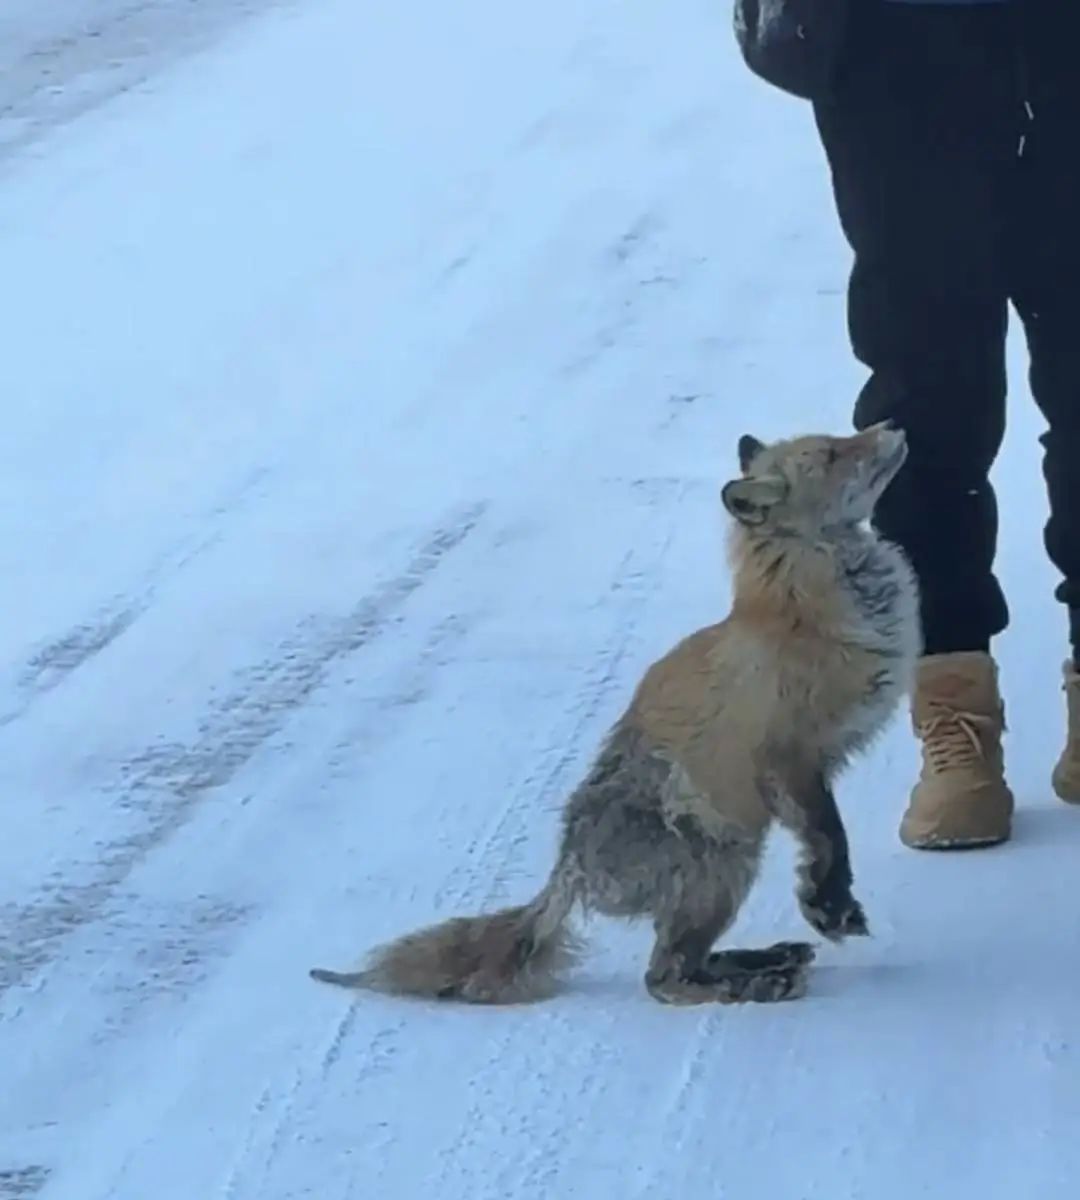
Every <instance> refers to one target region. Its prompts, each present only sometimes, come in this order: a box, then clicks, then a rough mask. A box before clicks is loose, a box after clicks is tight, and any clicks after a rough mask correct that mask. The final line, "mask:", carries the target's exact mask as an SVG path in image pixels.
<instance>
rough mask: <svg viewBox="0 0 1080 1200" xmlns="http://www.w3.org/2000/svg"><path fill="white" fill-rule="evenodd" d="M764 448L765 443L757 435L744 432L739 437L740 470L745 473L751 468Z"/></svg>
mask: <svg viewBox="0 0 1080 1200" xmlns="http://www.w3.org/2000/svg"><path fill="white" fill-rule="evenodd" d="M764 449H765V443H764V442H760V441H758V439H757V438H756V437H751V436H750V434H748V433H744V434H743V435H742V437H741V438H739V470H740V471H742V473H743V474H744V475H745V474H746V472H747V471H749V470H750V464H751V463H752V462H753V461H754V459H755V458H756V457H757V456H758V454H760V453H761V451H762V450H764Z"/></svg>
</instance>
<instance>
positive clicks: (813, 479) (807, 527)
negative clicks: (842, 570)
mask: <svg viewBox="0 0 1080 1200" xmlns="http://www.w3.org/2000/svg"><path fill="white" fill-rule="evenodd" d="M738 450H739V468H740V470H741V472H742V475H741V477H740V478H738V479H733V480H732V481H731V482H730V483H728V484H726V485H725V486H724V489H723V492H722V499H723V503H724V507H725V508H726V509H727V510H728V512H729V513H731V515H732V516H733V517H734V518H735V519H736V520H737V521H739V522H740V523H741V524H743V525H745V526H749V527H751V528H760V529H761V531H762V532H763V533H768V532H776V533H781V532H788V533H799V534H804V535H808V536H813V535H814V534H816V533H818V532H820V531H822V530H825V529H828V528H834V527H837V526H841V525H851V524H857V523H859V522H861V521H864V520H866V519H867V518H868V517H869V516H870V514H871V513H872V511H873V508H874V505H875V504H876V503H877V501H878V498H879V497H880V496H881V494H882V492H884V491H885V489H886V488H887V487H888V486H889V484H890V483H891V482H892V480H893V478H894V477H895V475H896V473H897V471H899V470H900V468H901V466H903V463H904V459H905V458H906V457H907V440H906V438H905V437H904V434H903V432H902V431H901V430H899V429H894V428H893V427H892V426H891V425H890V424H889V423H888V422H883V423H881V424H879V425H872V426H871V427H870V428H869V429H865V430H863V431H862V432H861V433H857V434H855V435H853V436H852V437H829V436H828V435H824V434H822V435H812V436H807V437H798V438H792V439H790V440H787V441H781V442H774V443H772V444H771V445H766V444H765V443H764V442H760V441H758V440H757V438H753V437H750V436H749V435H746V436H744V437H742V438H740V439H739V447H738Z"/></svg>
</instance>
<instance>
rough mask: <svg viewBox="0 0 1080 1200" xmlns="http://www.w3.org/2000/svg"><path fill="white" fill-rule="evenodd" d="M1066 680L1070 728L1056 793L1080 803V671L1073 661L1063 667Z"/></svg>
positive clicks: (1056, 773) (1056, 778) (1056, 770)
mask: <svg viewBox="0 0 1080 1200" xmlns="http://www.w3.org/2000/svg"><path fill="white" fill-rule="evenodd" d="M1062 675H1063V676H1064V680H1065V702H1066V705H1067V711H1068V730H1067V732H1066V735H1065V749H1064V750H1063V751H1062V752H1061V757H1060V758H1059V759H1058V761H1057V766H1056V767H1054V774H1053V776H1052V782H1053V785H1054V793H1055V794H1056V795H1057V797H1058V799H1059V800H1064V801H1065V802H1066V804H1080V672H1078V671H1077V669H1076V667H1074V666H1073V664H1072V663H1071V662H1067V663H1066V664H1065V666H1064V667H1063V668H1062Z"/></svg>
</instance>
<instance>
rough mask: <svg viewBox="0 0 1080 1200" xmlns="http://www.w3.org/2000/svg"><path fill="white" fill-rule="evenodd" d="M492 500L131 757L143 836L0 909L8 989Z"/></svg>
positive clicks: (236, 764)
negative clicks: (177, 732)
mask: <svg viewBox="0 0 1080 1200" xmlns="http://www.w3.org/2000/svg"><path fill="white" fill-rule="evenodd" d="M486 510H487V503H486V502H478V503H474V504H472V505H469V506H467V507H465V508H463V509H461V510H460V511H458V512H455V513H453V514H452V515H451V516H450V518H449V519H447V520H446V521H444V522H442V523H440V524H439V525H438V526H437V527H436V528H435V529H434V530H432V532H431V533H430V534H429V535H428V536H427V537H426V538H425V539H424V541H423V543H422V544H421V545H420V546H419V547H418V549H417V550H416V552H415V553H414V555H413V556H412V559H411V560H410V562H409V563H408V565H407V567H406V569H405V570H404V571H403V572H402V573H401V574H399V575H397V576H395V577H394V578H393V579H391V580H389V581H388V582H387V583H385V584H384V585H383V586H382V587H380V588H378V589H376V590H375V591H374V592H373V593H371V594H370V595H369V596H366V597H365V598H364V599H362V600H361V601H360V602H359V603H358V604H357V605H356V607H355V608H354V609H353V611H352V612H351V613H350V614H348V615H347V616H346V617H345V618H343V619H341V620H338V621H334V622H329V623H326V622H320V621H319V620H317V619H313V620H311V621H309V622H307V623H306V624H305V626H304V627H303V628H302V629H301V630H300V631H299V632H298V633H297V635H296V636H295V637H294V638H293V639H291V640H290V641H289V642H287V643H286V644H285V645H283V646H282V647H281V648H280V651H279V652H278V653H277V654H276V655H275V656H274V657H273V658H272V659H270V660H268V661H266V662H263V663H260V664H258V665H256V666H254V667H251V668H249V669H248V670H247V671H244V672H242V673H240V674H239V675H237V676H236V677H234V682H233V687H232V689H231V691H230V693H229V694H228V695H227V696H226V697H225V699H224V700H222V701H220V702H219V703H217V704H215V705H213V706H212V707H211V709H210V711H209V713H208V714H207V716H206V718H205V719H204V721H203V723H202V725H201V727H200V730H199V733H198V736H197V737H196V738H195V739H194V740H193V741H191V742H190V743H162V744H158V745H154V746H150V747H148V748H147V749H146V750H144V751H143V752H142V753H141V754H139V755H136V756H135V757H134V758H133V759H131V760H129V761H128V762H127V763H125V764H123V765H122V766H121V768H120V771H119V775H120V779H121V783H120V784H118V785H117V787H116V788H115V789H113V791H114V794H115V796H116V801H117V803H118V804H119V805H120V806H121V807H123V808H127V809H129V810H132V811H134V812H136V813H138V814H140V815H141V816H142V817H143V827H142V829H141V830H140V831H139V832H138V833H136V834H135V835H133V836H131V837H129V838H126V839H124V840H122V841H119V842H117V843H114V844H112V845H109V846H106V847H104V848H103V850H102V853H101V856H100V859H99V861H98V863H97V864H96V869H94V870H91V871H90V878H88V879H83V880H75V879H70V878H69V879H64V878H63V875H64V872H63V871H62V870H61V871H59V872H58V874H59V875H60V876H61V878H60V879H59V880H58V882H56V883H55V884H52V885H51V886H48V887H46V888H45V889H43V891H42V892H41V893H39V895H38V896H37V897H35V898H34V899H33V900H31V901H30V902H29V903H27V904H14V905H6V906H2V907H0V942H2V943H3V944H5V946H8V947H11V949H10V951H9V952H8V953H7V954H6V955H5V958H4V960H3V961H2V962H0V996H2V995H3V994H4V993H5V992H6V991H8V990H9V989H10V988H12V987H13V986H15V985H16V984H18V983H21V982H22V981H24V980H25V979H26V978H27V977H28V976H29V975H30V974H32V973H33V972H34V971H36V970H39V969H41V968H42V967H44V966H45V965H47V964H48V963H49V962H50V961H51V960H52V958H53V957H54V955H55V953H56V951H57V949H58V947H59V945H60V944H61V943H62V941H63V940H64V939H65V938H66V937H67V936H68V935H69V934H71V933H72V932H74V931H75V930H77V929H79V928H81V927H82V926H84V925H86V924H88V923H89V922H91V921H93V920H95V919H97V918H98V917H99V916H100V915H101V913H102V912H103V910H104V909H105V906H106V904H107V903H108V902H109V900H110V898H111V897H112V896H113V894H114V893H115V892H116V890H117V888H118V887H119V886H120V885H121V884H122V883H123V882H124V880H125V879H127V877H128V876H129V875H130V874H131V872H132V871H133V870H134V869H135V867H136V866H138V864H139V863H140V862H141V861H142V860H143V859H144V858H145V857H146V855H147V854H149V853H150V852H151V851H152V850H153V849H154V848H155V847H157V846H159V845H161V844H162V843H163V842H164V841H166V840H167V839H168V838H169V837H170V836H171V835H172V834H174V833H175V832H176V831H177V830H178V829H180V828H181V827H182V826H183V825H184V824H185V823H186V822H187V820H188V819H189V818H190V816H191V814H192V811H193V810H194V808H195V807H196V805H197V804H198V802H199V800H200V799H201V798H202V797H203V796H204V795H205V794H206V793H207V792H208V791H210V790H211V789H213V788H219V787H224V786H225V785H227V784H228V783H229V782H230V781H231V780H232V779H233V778H234V777H235V775H236V774H237V772H238V771H240V769H241V768H242V767H244V766H245V765H246V764H247V763H248V762H249V761H250V760H251V759H252V758H253V757H254V755H255V754H256V753H257V752H258V751H259V749H260V748H261V747H262V746H263V745H264V744H265V743H266V742H267V740H268V739H269V738H270V737H271V736H273V735H274V734H275V733H277V732H278V730H280V729H281V728H282V727H283V726H284V725H285V723H286V722H287V720H288V719H289V716H290V715H291V714H292V712H294V711H295V710H296V709H297V708H299V707H300V706H301V705H302V704H304V703H305V702H306V701H307V700H308V699H309V698H310V696H311V695H312V693H313V692H314V691H315V690H316V689H317V688H318V687H319V686H320V684H321V683H322V682H323V680H324V679H325V678H326V675H327V673H328V671H329V670H330V668H331V667H332V666H333V665H334V664H335V663H336V662H338V661H340V660H341V659H343V658H346V657H348V656H350V655H352V654H355V653H357V652H358V651H360V650H362V649H363V648H364V647H365V646H366V645H368V644H369V643H371V642H373V641H374V640H375V639H377V638H378V637H380V636H381V635H382V634H383V632H384V631H385V630H386V628H387V627H388V626H389V625H390V624H391V623H392V622H393V620H394V619H395V617H396V615H397V613H398V612H399V611H400V609H401V608H402V607H403V606H404V605H405V604H406V602H407V601H408V600H409V599H410V597H411V596H412V595H413V594H414V593H415V592H417V591H418V590H419V589H420V588H421V587H423V585H424V584H425V583H426V581H427V579H428V578H429V576H430V575H431V574H432V573H433V572H434V571H435V570H437V569H438V567H439V566H440V564H441V563H442V562H443V560H444V559H445V558H446V557H447V555H449V554H450V553H451V552H453V551H454V550H455V549H457V547H458V546H460V545H461V544H462V543H463V542H464V541H465V540H466V539H467V538H468V537H469V536H470V534H471V533H472V532H473V531H474V530H475V528H476V527H477V524H478V523H479V522H480V520H481V518H482V517H483V515H484V513H485V512H486Z"/></svg>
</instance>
